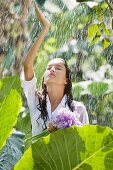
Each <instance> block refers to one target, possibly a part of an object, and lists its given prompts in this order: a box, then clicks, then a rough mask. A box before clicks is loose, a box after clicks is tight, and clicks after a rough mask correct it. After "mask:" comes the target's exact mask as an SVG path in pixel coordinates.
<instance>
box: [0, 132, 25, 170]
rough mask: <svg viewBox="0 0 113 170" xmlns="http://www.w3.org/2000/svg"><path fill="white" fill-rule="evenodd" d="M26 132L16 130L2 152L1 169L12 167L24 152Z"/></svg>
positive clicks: (0, 158) (0, 156)
mask: <svg viewBox="0 0 113 170" xmlns="http://www.w3.org/2000/svg"><path fill="white" fill-rule="evenodd" d="M24 136H25V135H24V134H23V133H21V132H19V131H16V130H14V131H13V133H12V135H11V136H10V138H8V140H7V142H6V145H5V146H4V147H3V149H2V152H1V153H0V170H9V169H11V168H12V167H13V166H14V165H15V164H16V162H18V160H19V159H20V158H21V156H22V154H23V152H24V142H23V138H24Z"/></svg>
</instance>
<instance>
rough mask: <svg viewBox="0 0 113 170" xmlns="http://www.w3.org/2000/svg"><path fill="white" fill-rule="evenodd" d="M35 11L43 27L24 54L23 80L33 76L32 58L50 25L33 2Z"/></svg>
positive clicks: (33, 58)
mask: <svg viewBox="0 0 113 170" xmlns="http://www.w3.org/2000/svg"><path fill="white" fill-rule="evenodd" d="M35 12H36V15H37V18H38V20H39V21H40V22H41V23H42V25H43V29H42V31H41V33H40V34H39V36H38V37H37V39H36V41H35V43H34V44H33V46H32V47H31V49H30V50H29V52H28V54H27V56H26V59H25V61H24V74H25V80H28V81H29V80H31V79H32V78H33V75H34V70H33V64H34V60H35V57H36V54H37V52H38V50H39V47H40V45H41V43H42V41H43V40H44V37H45V35H46V34H47V32H48V31H49V27H50V22H49V21H48V20H47V19H46V18H45V16H44V15H43V13H42V12H41V11H40V10H39V8H38V6H37V5H36V4H35Z"/></svg>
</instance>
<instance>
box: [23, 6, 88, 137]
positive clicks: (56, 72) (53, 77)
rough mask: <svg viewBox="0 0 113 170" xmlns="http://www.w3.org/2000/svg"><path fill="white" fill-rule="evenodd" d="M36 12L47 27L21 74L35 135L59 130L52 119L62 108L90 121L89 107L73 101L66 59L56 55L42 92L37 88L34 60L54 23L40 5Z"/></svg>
mask: <svg viewBox="0 0 113 170" xmlns="http://www.w3.org/2000/svg"><path fill="white" fill-rule="evenodd" d="M35 11H36V14H37V17H38V19H39V21H40V22H41V23H42V25H43V30H42V32H41V33H40V35H39V36H38V38H37V40H36V42H35V43H34V45H33V47H32V48H31V49H30V51H29V53H28V55H27V56H26V59H25V62H24V74H23V75H21V83H22V87H23V89H24V92H25V95H26V97H27V102H28V106H29V108H30V116H31V123H32V135H33V136H34V135H37V134H38V133H40V132H42V131H43V130H44V129H46V128H48V130H49V131H50V132H52V131H54V130H56V128H55V127H54V126H53V125H52V124H51V123H50V122H51V119H52V116H54V114H55V113H56V112H57V111H58V110H59V109H60V108H62V107H68V108H69V109H70V110H71V111H72V112H74V111H77V112H78V114H79V115H80V117H79V120H80V121H81V123H82V124H88V123H89V119H88V114H87V111H86V108H85V106H84V105H83V104H82V103H81V102H77V101H74V100H73V96H72V83H71V75H70V70H69V68H68V65H67V63H66V61H64V60H63V59H61V58H55V59H53V60H51V61H50V62H49V63H48V65H47V68H46V71H45V74H44V77H43V81H42V91H41V92H39V91H37V88H36V77H35V74H34V70H33V63H34V59H35V57H36V54H37V51H38V49H39V47H40V45H41V43H42V41H43V39H44V37H45V35H46V33H47V32H48V30H49V27H50V23H49V21H48V20H47V19H46V18H45V17H44V15H43V14H42V13H41V11H40V10H39V8H38V6H36V5H35ZM37 69H38V68H37Z"/></svg>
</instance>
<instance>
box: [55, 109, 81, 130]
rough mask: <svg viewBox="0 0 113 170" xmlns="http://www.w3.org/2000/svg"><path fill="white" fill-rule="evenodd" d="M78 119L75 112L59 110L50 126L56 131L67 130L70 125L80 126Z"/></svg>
mask: <svg viewBox="0 0 113 170" xmlns="http://www.w3.org/2000/svg"><path fill="white" fill-rule="evenodd" d="M78 118H79V114H78V113H77V112H71V111H70V110H69V109H68V108H61V109H59V110H58V111H57V113H56V114H55V115H54V117H53V119H52V124H53V126H54V127H56V128H57V129H61V128H67V127H70V126H72V125H76V126H82V123H81V122H80V121H79V120H78Z"/></svg>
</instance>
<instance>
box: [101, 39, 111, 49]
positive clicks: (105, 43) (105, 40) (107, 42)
mask: <svg viewBox="0 0 113 170" xmlns="http://www.w3.org/2000/svg"><path fill="white" fill-rule="evenodd" d="M110 44H111V43H110V40H109V39H107V38H104V39H103V40H102V45H103V48H104V49H105V48H107V47H109V45H110Z"/></svg>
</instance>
